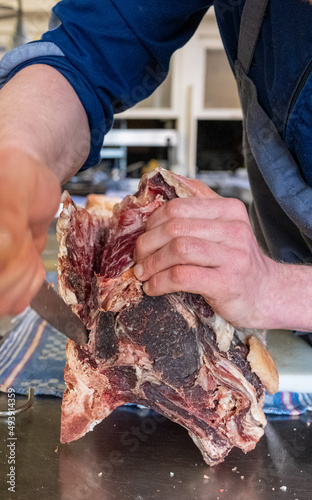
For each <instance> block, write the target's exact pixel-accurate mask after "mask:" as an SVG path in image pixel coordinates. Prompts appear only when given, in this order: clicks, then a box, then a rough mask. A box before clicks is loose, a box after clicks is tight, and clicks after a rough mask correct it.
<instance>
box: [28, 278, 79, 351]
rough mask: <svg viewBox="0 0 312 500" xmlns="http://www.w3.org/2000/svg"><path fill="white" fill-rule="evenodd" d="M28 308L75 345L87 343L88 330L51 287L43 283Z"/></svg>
mask: <svg viewBox="0 0 312 500" xmlns="http://www.w3.org/2000/svg"><path fill="white" fill-rule="evenodd" d="M30 306H31V307H32V308H33V309H34V310H35V311H36V312H37V313H38V314H39V316H41V317H42V318H43V319H45V320H46V321H47V322H48V323H50V325H52V326H54V327H55V328H56V329H57V330H58V331H59V332H61V333H63V334H64V335H66V337H68V338H69V339H71V340H73V341H74V342H76V343H77V344H80V345H82V344H86V343H87V342H88V330H87V329H86V327H85V325H84V324H83V322H82V321H81V319H80V318H78V316H76V314H75V313H73V311H72V310H71V308H70V307H69V306H68V305H67V304H66V303H65V302H64V300H63V299H62V297H61V296H60V295H59V294H58V293H57V292H56V291H55V290H54V288H53V286H52V285H50V284H49V283H47V282H46V281H44V283H43V285H42V287H41V288H40V290H39V291H38V292H37V294H36V295H35V297H34V298H33V299H32V301H31V302H30Z"/></svg>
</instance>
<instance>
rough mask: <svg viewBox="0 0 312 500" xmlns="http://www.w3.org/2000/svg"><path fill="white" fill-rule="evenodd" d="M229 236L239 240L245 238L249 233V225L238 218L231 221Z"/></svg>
mask: <svg viewBox="0 0 312 500" xmlns="http://www.w3.org/2000/svg"><path fill="white" fill-rule="evenodd" d="M230 233H231V236H232V237H233V238H235V239H237V240H239V241H242V240H246V239H247V238H248V237H249V235H250V231H249V227H248V225H247V224H246V223H245V222H242V221H240V220H238V221H234V222H232V223H231V231H230Z"/></svg>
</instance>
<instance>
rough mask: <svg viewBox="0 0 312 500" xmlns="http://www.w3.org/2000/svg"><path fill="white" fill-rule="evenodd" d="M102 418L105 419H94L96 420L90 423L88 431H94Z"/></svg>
mask: <svg viewBox="0 0 312 500" xmlns="http://www.w3.org/2000/svg"><path fill="white" fill-rule="evenodd" d="M102 420H103V419H102V418H101V419H100V420H94V422H92V423H91V424H90V425H89V427H88V429H87V432H91V431H93V429H94V427H95V426H96V425H97V424H99V423H100V422H102Z"/></svg>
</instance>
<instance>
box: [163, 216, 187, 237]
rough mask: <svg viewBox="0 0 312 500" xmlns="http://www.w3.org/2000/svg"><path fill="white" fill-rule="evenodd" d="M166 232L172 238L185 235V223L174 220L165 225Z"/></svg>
mask: <svg viewBox="0 0 312 500" xmlns="http://www.w3.org/2000/svg"><path fill="white" fill-rule="evenodd" d="M165 232H166V234H167V236H169V237H170V238H177V237H178V236H181V235H182V234H183V223H182V221H181V220H178V219H172V220H170V221H168V222H167V223H166V225H165Z"/></svg>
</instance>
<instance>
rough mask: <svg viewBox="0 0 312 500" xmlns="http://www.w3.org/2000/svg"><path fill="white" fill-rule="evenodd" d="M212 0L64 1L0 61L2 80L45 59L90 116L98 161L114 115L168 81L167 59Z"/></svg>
mask: <svg viewBox="0 0 312 500" xmlns="http://www.w3.org/2000/svg"><path fill="white" fill-rule="evenodd" d="M211 4H212V0H192V1H191V2H190V1H188V0H187V1H185V0H170V1H168V0H132V1H129V0H79V2H77V1H76V0H62V1H61V2H59V3H58V4H57V5H56V6H55V7H54V8H53V14H52V20H53V23H52V25H51V29H50V30H49V31H47V32H46V33H45V34H44V35H43V36H42V39H41V40H40V41H38V42H31V43H30V44H26V45H24V46H22V47H18V49H15V50H13V51H11V52H9V53H8V54H6V55H5V56H4V58H3V59H2V61H1V62H0V85H1V84H4V83H5V82H7V81H8V79H10V78H12V77H13V76H14V75H15V74H16V73H17V72H18V71H20V70H21V69H22V68H24V67H25V66H29V65H31V64H38V63H39V64H48V65H50V66H53V67H54V68H56V69H57V70H58V71H59V72H60V73H62V75H63V76H64V77H65V78H66V79H67V80H68V81H69V83H70V84H71V85H72V87H73V88H74V90H75V91H76V93H77V95H78V97H79V98H80V100H81V102H82V104H83V106H84V108H85V110H86V113H87V116H88V120H89V126H90V131H91V151H90V155H89V157H88V159H87V162H86V163H85V165H84V167H83V168H88V167H89V166H92V165H95V164H97V163H98V161H99V154H100V149H101V147H102V143H103V138H104V135H105V133H107V132H108V131H109V129H110V128H111V126H112V123H113V115H114V113H119V112H121V111H124V110H125V109H128V108H129V107H131V106H134V105H135V104H136V103H137V102H139V101H141V100H143V99H145V98H146V97H148V96H149V95H150V94H151V93H152V92H153V91H154V90H155V89H156V88H157V87H158V85H160V83H161V82H162V81H163V80H164V79H165V77H166V76H167V73H168V69H169V62H170V57H171V55H172V54H173V52H174V51H175V50H177V49H178V48H180V47H182V46H183V45H184V44H185V43H186V42H187V41H188V40H189V38H191V36H192V35H193V34H194V32H195V30H196V28H197V27H198V25H199V23H200V21H201V19H202V17H203V16H204V14H205V12H206V11H207V9H208V8H209V6H210V5H211Z"/></svg>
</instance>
